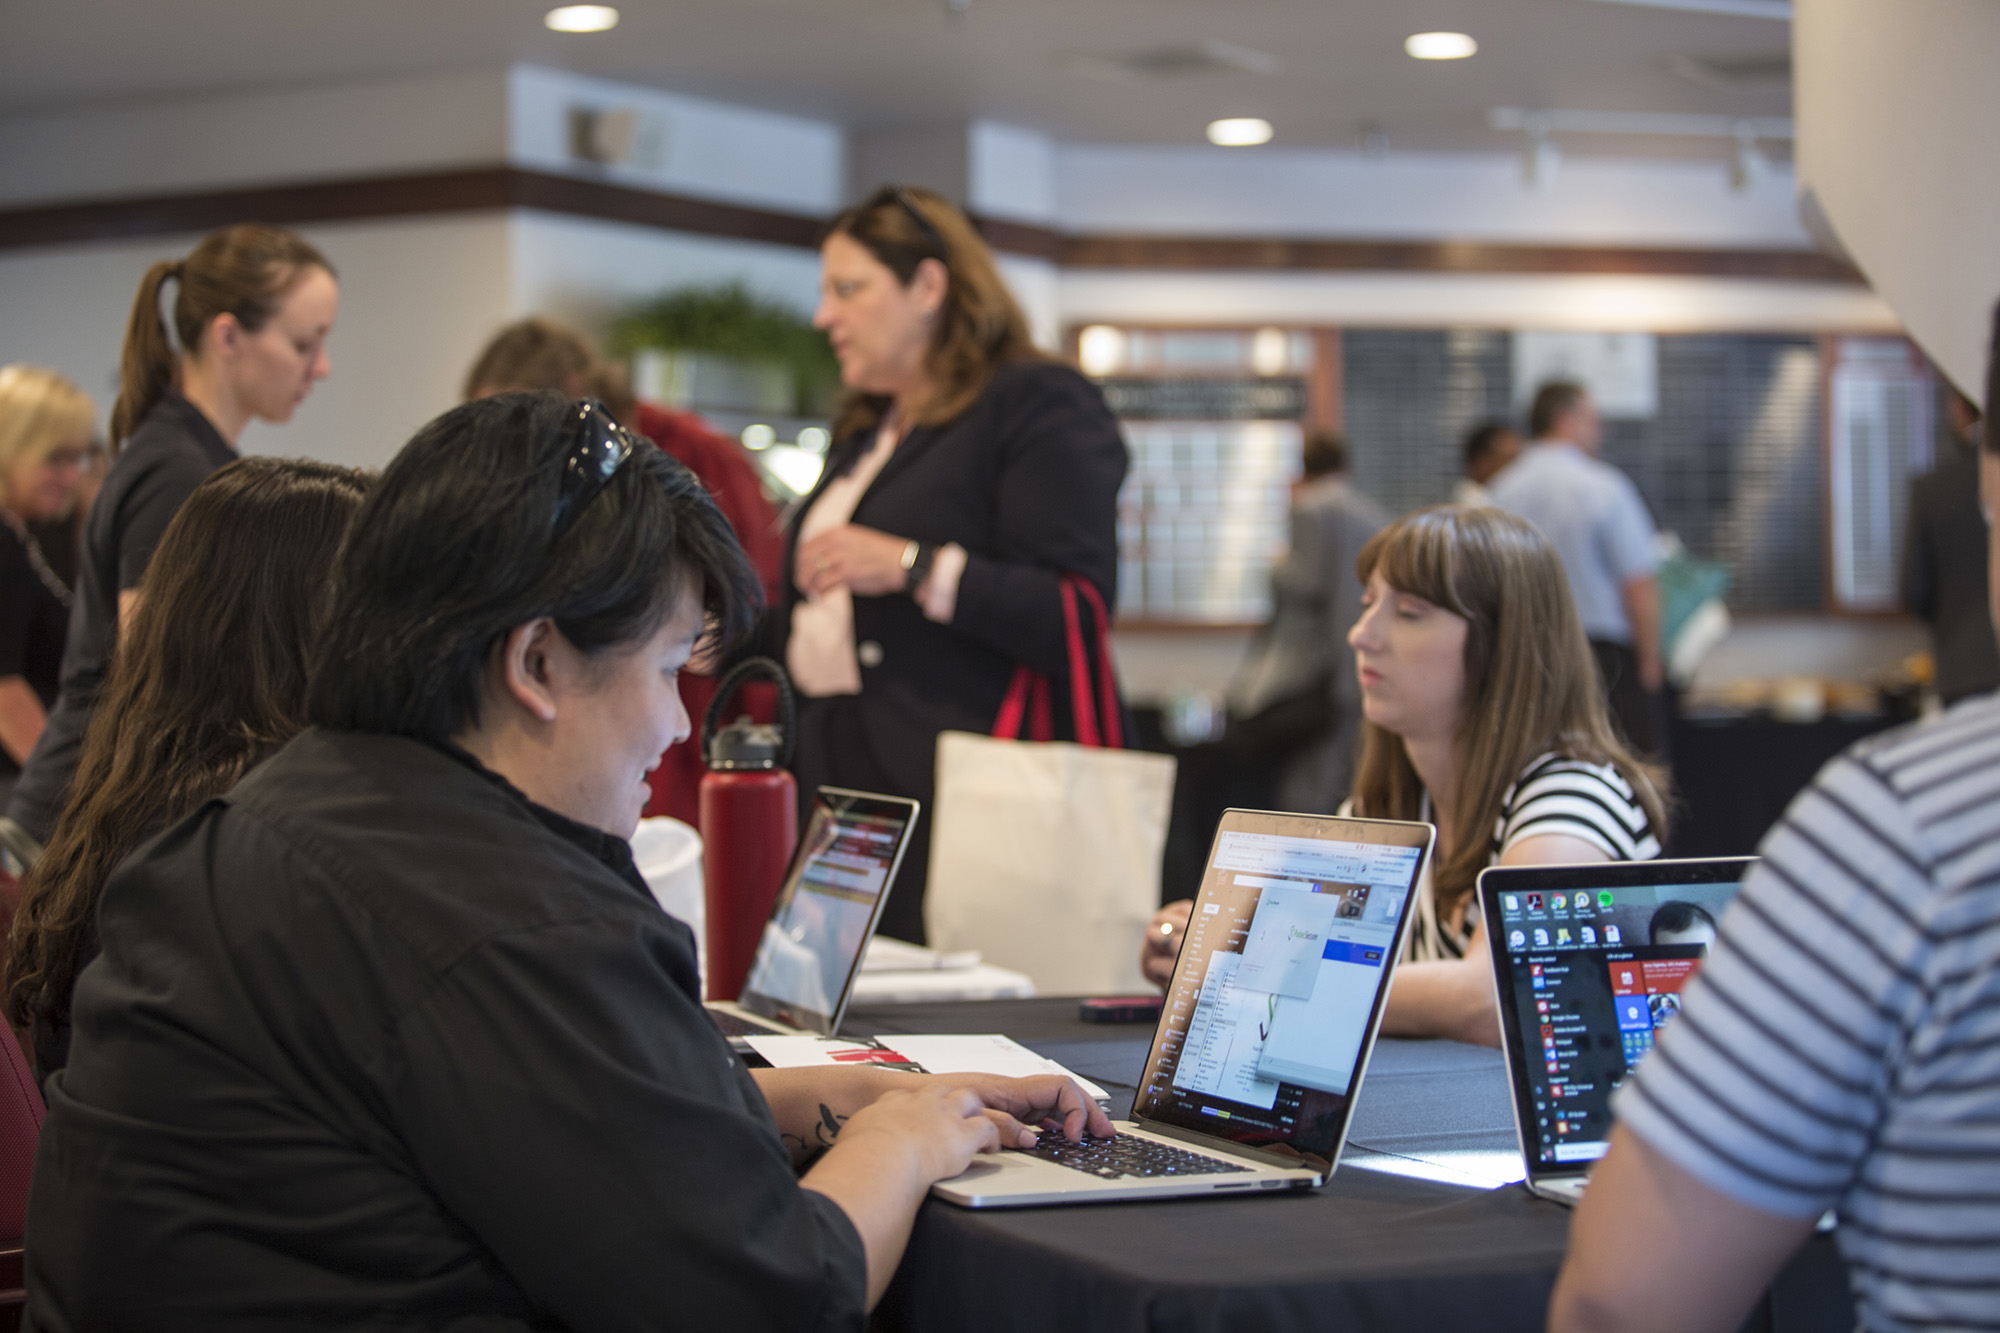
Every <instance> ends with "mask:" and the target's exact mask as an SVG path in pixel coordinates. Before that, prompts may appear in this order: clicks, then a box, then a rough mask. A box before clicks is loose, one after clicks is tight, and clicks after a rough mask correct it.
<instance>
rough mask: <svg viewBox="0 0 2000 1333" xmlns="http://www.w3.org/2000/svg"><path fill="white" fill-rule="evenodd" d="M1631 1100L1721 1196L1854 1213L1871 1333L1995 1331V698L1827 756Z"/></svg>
mask: <svg viewBox="0 0 2000 1333" xmlns="http://www.w3.org/2000/svg"><path fill="white" fill-rule="evenodd" d="M1762 851H1763V856H1764V860H1763V862H1762V863H1761V864H1760V865H1759V866H1758V867H1757V869H1756V870H1755V871H1754V872H1753V873H1752V874H1751V875H1750V877H1749V879H1748V880H1746V881H1745V883H1744V887H1743V892H1742V893H1741V894H1740V895H1739V896H1738V898H1737V900H1736V903H1735V905H1734V906H1733V907H1732V908H1731V909H1730V910H1729V912H1728V913H1727V915H1725V916H1724V918H1723V920H1722V926H1721V933H1720V935H1719V937H1718V939H1717V942H1716V945H1715V948H1714V950H1713V951H1712V956H1711V957H1710V959H1709V961H1708V963H1707V965H1706V966H1705V967H1703V968H1702V970H1701V973H1700V975H1699V976H1698V977H1697V978H1696V980H1695V981H1694V983H1693V984H1692V985H1691V986H1690V987H1689V991H1688V995H1687V997H1686V1001H1685V1004H1684V1007H1683V1009H1682V1012H1681V1016H1680V1018H1679V1019H1677V1020H1676V1021H1675V1022H1674V1024H1673V1025H1672V1027H1670V1028H1669V1029H1668V1030H1667V1031H1666V1032H1665V1033H1664V1034H1663V1035H1662V1038H1661V1040H1660V1044H1659V1046H1658V1047H1657V1049H1655V1050H1654V1052H1653V1053H1652V1055H1651V1056H1649V1057H1648V1058H1647V1060H1646V1063H1645V1064H1644V1065H1642V1066H1641V1067H1640V1068H1639V1070H1638V1072H1637V1074H1636V1075H1635V1076H1634V1077H1633V1079H1632V1080H1631V1081H1630V1082H1628V1084H1627V1085H1626V1087H1625V1088H1624V1090H1623V1091H1622V1092H1620V1093H1619V1095H1618V1098H1617V1100H1616V1101H1615V1102H1614V1103H1613V1106H1614V1109H1615V1110H1616V1112H1617V1113H1618V1114H1619V1116H1620V1117H1621V1118H1622V1119H1623V1120H1624V1122H1625V1123H1626V1124H1627V1125H1628V1126H1630V1127H1631V1129H1632V1130H1633V1132H1634V1133H1636V1134H1638V1135H1639V1136H1640V1137H1641V1138H1643V1139H1644V1140H1645V1141H1646V1142H1647V1143H1648V1144H1649V1145H1650V1146H1652V1147H1653V1148H1654V1149H1656V1150H1657V1151H1659V1152H1660V1153H1662V1154H1663V1155H1665V1156H1666V1157H1668V1158H1669V1159H1671V1160H1672V1161H1674V1162H1676V1163H1678V1164H1679V1165H1680V1166H1681V1167H1682V1168H1683V1169H1684V1170H1686V1171H1688V1172H1689V1173H1690V1174H1692V1175H1694V1176H1696V1177H1697V1178H1699V1179H1701V1180H1703V1181H1705V1182H1707V1183H1708V1184H1709V1185H1711V1186H1713V1187H1714V1188H1716V1189H1719V1190H1721V1191H1723V1192H1724V1193H1726V1194H1728V1195H1730V1196H1732V1197H1733V1198H1736V1199H1739V1200H1741V1201H1742V1202H1744V1203H1746V1204H1749V1205H1750V1206H1752V1207H1756V1208H1761V1209H1764V1210H1765V1211H1767V1212H1772V1213H1777V1214H1780V1215H1783V1216H1787V1217H1794V1218H1808V1217H1813V1216H1815V1215H1817V1214H1819V1213H1820V1212H1822V1211H1824V1210H1825V1209H1827V1208H1829V1207H1831V1208H1836V1209H1837V1210H1838V1213H1839V1219H1840V1229H1839V1232H1838V1238H1839V1243H1840V1247H1841V1251H1842V1253H1843V1254H1844V1255H1845V1256H1846V1259H1847V1264H1848V1270H1849V1272H1850V1274H1851V1275H1852V1280H1853V1283H1854V1288H1855V1296H1856V1304H1857V1306H1858V1308H1859V1310H1860V1314H1861V1320H1862V1325H1863V1327H1865V1328H1869V1329H1884V1330H1886V1329H1897V1330H1901V1329H1919V1328H1921V1329H1938V1328H1987V1329H2000V698H1996V697H1987V698H1981V699H1975V700H1971V701H1968V702H1967V703H1964V704H1961V705H1960V706H1958V707H1957V708H1954V709H1952V710H1951V711H1950V712H1949V713H1947V714H1945V715H1944V716H1943V717H1941V718H1936V719H1933V720H1931V721H1929V722H1924V723H1920V724H1918V725H1916V726H1913V727H1908V728H1904V729H1902V730H1899V731H1895V732H1891V733H1887V734H1886V735H1883V736H1880V737H1875V738H1873V739H1871V740H1869V741H1866V742H1864V743H1863V744H1861V745H1859V746H1856V747H1855V748H1854V749H1852V750H1850V751H1849V752H1848V753H1847V754H1846V755H1844V756H1842V757H1841V758H1839V759H1836V760H1834V761H1833V762H1832V763H1831V764H1828V765H1827V766H1826V768H1825V769H1823V770H1822V771H1821V772H1820V775H1819V776H1818V777H1817V778H1815V779H1814V780H1813V783H1812V785H1811V786H1810V787H1808V788H1807V789H1806V791H1805V792H1804V793H1803V794H1801V795H1800V796H1799V798H1798V799H1797V800H1796V801H1795V802H1794V803H1793V804H1792V807H1791V809H1790V810H1789V811H1787V812H1786V814H1785V817H1784V819H1783V820H1782V821H1780V823H1779V824H1778V826H1777V828H1775V829H1774V830H1773V831H1772V832H1771V834H1770V836H1769V837H1768V838H1766V839H1765V842H1764V846H1763V849H1762Z"/></svg>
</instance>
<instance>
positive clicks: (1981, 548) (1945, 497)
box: [1903, 389, 2000, 707]
mask: <svg viewBox="0 0 2000 1333" xmlns="http://www.w3.org/2000/svg"><path fill="white" fill-rule="evenodd" d="M1946 411H1947V417H1948V419H1949V421H1950V423H1951V440H1950V442H1949V443H1947V444H1946V445H1945V446H1944V447H1943V449H1942V450H1941V451H1940V452H1939V454H1938V458H1937V465H1936V466H1935V467H1933V468H1932V469H1931V470H1930V471H1929V472H1926V473H1925V474H1924V475H1923V476H1921V477H1918V478H1917V479H1916V480H1915V481H1913V482H1911V483H1910V522H1909V527H1908V528H1907V529H1906V534H1907V535H1906V536H1905V538H1904V545H1903V609H1904V610H1906V611H1908V612H1909V613H1910V614H1911V615H1913V616H1915V617H1917V619H1919V620H1921V621H1923V622H1924V623H1925V624H1927V625H1929V626H1930V627H1931V651H1932V655H1933V656H1934V657H1935V658H1936V659H1937V692H1938V698H1939V699H1941V700H1943V701H1944V703H1945V705H1946V706H1947V707H1949V706H1950V705H1952V704H1955V703H1957V702H1958V701H1959V700H1960V699H1963V698H1966V697H1967V696H1968V695H1974V694H1991V693H1992V692H1993V691H1994V690H1995V689H2000V648H1996V647H1995V646H1994V638H1993V613H1992V611H1991V609H1990V607H1991V605H1992V601H1991V598H1990V597H1989V596H1988V587H1987V578H1986V537H1987V530H1986V529H1987V520H1986V516H1985V515H1984V514H1983V513H1981V512H1980V508H1979V437H1980V419H1979V409H1978V408H1977V407H1975V406H1973V404H1972V400H1971V399H1969V398H1967V397H1966V396H1965V395H1964V394H1962V393H1960V392H1959V391H1958V390H1956V389H1953V390H1951V405H1950V407H1949V408H1947V409H1946Z"/></svg>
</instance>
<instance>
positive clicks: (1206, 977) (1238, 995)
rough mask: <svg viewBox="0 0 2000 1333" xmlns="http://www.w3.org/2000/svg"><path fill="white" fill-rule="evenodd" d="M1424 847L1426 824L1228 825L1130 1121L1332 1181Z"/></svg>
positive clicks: (1232, 818)
mask: <svg viewBox="0 0 2000 1333" xmlns="http://www.w3.org/2000/svg"><path fill="white" fill-rule="evenodd" d="M1430 839H1431V830H1430V827H1429V826H1428V825H1425V824H1402V823H1387V822H1381V821H1374V820H1360V819H1325V818H1316V817H1313V816H1309V815H1277V814H1259V813H1253V812H1248V811H1238V810H1232V811H1229V812H1228V813H1227V814H1225V815H1224V816H1223V819H1222V827H1221V828H1220V830H1219V831H1218V832H1217V833H1216V837H1215V846H1214V849H1213V850H1212V851H1211V852H1210V854H1209V864H1208V869H1207V872H1206V873H1205V875H1204V876H1203V878H1202V885H1201V891H1200V893H1199V894H1198V895H1197V896H1196V898H1195V905H1194V912H1193V916H1192V918H1191V920H1190V922H1189V925H1188V931H1187V937H1186V939H1185V940H1184V941H1183V943H1182V945H1181V953H1180V959H1179V962H1178V963H1177V965H1176V966H1175V969H1174V978H1173V982H1172V984H1171V986H1170V987H1169V989H1168V991H1167V1000H1166V1005H1165V1007H1164V1009H1163V1010H1162V1012H1161V1016H1160V1028H1159V1031H1158V1033H1157V1034H1156V1036H1155V1037H1154V1041H1153V1053H1152V1057H1151V1059H1150V1061H1149V1063H1148V1065H1147V1069H1146V1076H1145V1081H1144V1084H1143V1086H1142V1087H1141V1088H1140V1089H1139V1095H1138V1098H1137V1101H1136V1103H1135V1105H1134V1107H1133V1112H1134V1118H1135V1119H1138V1120H1142V1121H1145V1122H1147V1123H1148V1124H1149V1125H1160V1124H1165V1125H1174V1126H1178V1127H1180V1128H1183V1129H1190V1130H1194V1131H1197V1132H1199V1133H1203V1134H1209V1135H1213V1136H1215V1137H1218V1138H1223V1139H1228V1140H1230V1141H1231V1142H1234V1143H1237V1144H1240V1145H1242V1146H1244V1147H1254V1148H1264V1149H1270V1150H1272V1151H1274V1152H1276V1153H1278V1154H1280V1155H1282V1156H1284V1157H1286V1158H1287V1159H1289V1160H1290V1161H1291V1162H1292V1163H1293V1164H1298V1162H1299V1159H1304V1162H1305V1164H1306V1165H1310V1166H1313V1167H1315V1168H1317V1169H1319V1170H1320V1171H1322V1172H1325V1171H1327V1170H1330V1169H1331V1162H1332V1160H1333V1159H1334V1157H1335V1155H1336V1154H1337V1153H1338V1152H1339V1148H1340V1142H1341V1139H1342V1138H1343V1137H1344V1135H1345V1132H1346V1125H1347V1113H1348V1109H1349V1107H1350V1105H1351V1103H1352V1100H1353V1095H1354V1089H1355V1086H1356V1085H1357V1084H1358V1083H1359V1081H1360V1078H1361V1074H1362V1071H1363V1070H1364V1068H1365V1066H1366V1061H1367V1053H1368V1049H1369V1046H1370V1043H1371V1042H1372V1041H1373V1038H1374V1034H1375V1029H1376V1027H1377V1026H1378V1025H1379V1022H1380V1016H1381V1008H1382V1002H1383V1000H1384V999H1385V998H1386V997H1387V994H1388V984H1387V983H1388V979H1389V975H1390V971H1391V969H1392V967H1393V966H1394V963H1395V960H1396V958H1397V955H1398V953H1399V951H1400V950H1401V947H1402V938H1403V933H1404V930H1405V928H1406V925H1407V923H1408V920H1409V908H1410V900H1411V898H1412V896H1413V893H1414V890H1415V887H1416V881H1417V873H1418V871H1419V869H1420V868H1421V867H1422V865H1423V860H1424V857H1425V855H1426V854H1427V852H1428V850H1429V847H1430Z"/></svg>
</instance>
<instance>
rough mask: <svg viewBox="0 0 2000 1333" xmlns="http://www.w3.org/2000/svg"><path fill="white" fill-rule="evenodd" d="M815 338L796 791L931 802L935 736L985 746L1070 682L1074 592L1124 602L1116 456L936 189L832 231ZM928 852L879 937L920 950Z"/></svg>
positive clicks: (1116, 445) (915, 851)
mask: <svg viewBox="0 0 2000 1333" xmlns="http://www.w3.org/2000/svg"><path fill="white" fill-rule="evenodd" d="M814 323H815V324H816V325H817V326H818V327H820V328H822V329H825V330H826V332H827V336H828V338H829V339H830V340H831V341H832V344H833V351H834V355H835V356H836V357H838V358H839V360H840V375H841V380H842V382H843V383H844V384H845V385H846V386H847V390H848V394H847V398H846V401H845V402H843V403H842V405H841V407H840V410H839V413H838V416H837V418H836V420H835V422H834V432H833V433H834V445H833V449H832V451H831V453H830V455H829V456H828V461H827V468H826V472H825V475H824V476H823V477H822V478H821V480H820V482H819V485H818V486H817V488H816V489H815V490H814V491H813V493H812V494H811V495H809V496H808V497H807V498H806V500H805V502H804V503H803V504H802V505H801V506H800V507H799V510H798V515H797V517H796V518H795V519H794V521H793V524H792V527H791V530H790V532H789V534H788V547H789V554H788V558H787V560H786V562H785V563H786V572H787V575H788V577H787V578H786V580H785V584H784V587H783V588H782V589H781V596H780V598H779V601H778V605H777V606H776V607H775V608H774V616H773V620H774V624H773V625H772V635H771V640H772V642H771V645H770V646H772V647H773V648H774V649H775V651H774V654H773V655H781V656H782V657H783V659H784V661H785V663H786V665H787V667H788V668H789V669H790V671H791V675H792V679H793V683H794V684H795V685H797V687H798V689H799V692H800V694H801V695H803V696H804V698H803V702H802V706H801V708H800V712H799V733H800V734H799V747H798V772H799V796H800V799H801V800H802V801H805V800H809V799H810V798H811V795H812V791H813V789H814V787H815V786H816V785H817V784H819V783H833V784H835V785H838V786H844V787H859V788H862V789H866V790H873V791H882V792H889V793H892V794H895V795H899V796H912V797H916V798H917V799H918V800H921V801H923V802H925V803H926V804H928V803H929V802H930V801H931V796H932V790H933V787H934V784H935V771H934V765H935V763H936V754H937V738H938V733H939V732H941V731H948V730H955V731H972V732H980V733H984V732H988V731H990V730H992V727H993V722H994V718H995V715H996V714H997V713H998V712H999V709H1000V703H1001V699H1002V698H1003V696H1004V695H1005V694H1006V691H1007V685H1008V682H1009V680H1010V679H1011V678H1012V676H1013V674H1014V670H1015V668H1016V667H1017V666H1020V665H1022V664H1024V663H1025V664H1026V665H1028V666H1030V667H1033V668H1034V669H1035V670H1036V671H1038V672H1041V673H1043V674H1045V675H1048V676H1049V677H1051V678H1052V679H1054V680H1056V681H1064V680H1067V678H1068V675H1069V661H1068V657H1067V655H1066V651H1065V642H1066V640H1065V637H1064V632H1063V612H1062V601H1061V593H1060V591H1059V585H1060V580H1061V578H1062V576H1064V575H1065V574H1072V575H1078V576H1081V577H1082V578H1084V579H1087V580H1088V581H1089V583H1090V584H1091V586H1093V587H1094V588H1095V589H1096V590H1097V592H1098V594H1099V595H1100V596H1101V598H1102V599H1103V603H1104V605H1105V606H1106V607H1114V606H1116V605H1117V601H1118V522H1117V504H1118V488H1119V486H1120V485H1121V484H1122V483H1123V481H1124V479H1125V468H1126V455H1125V444H1124V441H1123V440H1122V439H1121V438H1120V437H1119V434H1118V423H1117V421H1116V420H1115V419H1114V418H1113V417H1112V415H1111V412H1110V409H1108V408H1107V407H1106V406H1105V404H1104V397H1103V395H1102V394H1100V393H1099V392H1098V390H1097V388H1096V386H1094V385H1093V384H1091V383H1090V381H1088V380H1086V379H1085V378H1084V377H1083V376H1081V375H1079V374H1078V373H1077V372H1076V371H1074V370H1072V369H1070V368H1069V367H1068V366H1065V365H1062V364H1060V363H1058V362H1056V361H1054V360H1052V359H1051V358H1049V357H1048V356H1046V355H1044V354H1043V353H1041V352H1039V351H1037V350H1036V348H1035V346H1034V342H1033V339H1032V338H1031V337H1030V336H1029V333H1028V326H1027V320H1026V319H1025V317H1023V315H1022V313H1021V309H1020V307H1019V306H1018V305H1017V304H1016V303H1015V301H1014V298H1013V296H1012V295H1011V294H1010V293H1009V292H1008V290H1007V287H1006V284H1005V283H1004V282H1003V281H1002V280H1001V277H1000V273H999V269H998V268H997V267H996V266H995V264H994V262H993V255H992V253H991V252H990V251H989V250H988V249H987V248H986V243H985V242H984V241H982V240H981V239H980V238H979V233H978V232H976V231H974V230H973V227H972V224H971V223H970V222H968V221H967V220H966V218H965V215H964V214H962V213H960V212H959V211H958V210H957V209H956V208H954V207H953V206H952V205H951V204H950V203H949V202H948V201H946V200H945V199H944V198H943V197H941V196H939V195H936V194H932V193H931V192H930V191H928V190H906V189H900V188H896V187H893V186H890V187H885V188H883V189H882V190H879V191H877V192H876V194H875V195H874V196H873V197H871V198H870V199H869V200H867V202H865V203H863V204H862V205H860V206H859V207H858V208H854V209H850V210H849V211H847V212H845V213H843V214H841V215H840V216H839V217H838V218H835V219H834V221H833V224H832V226H831V228H830V229H829V230H828V232H827V236H826V239H825V241H824V243H823V244H822V245H821V247H820V306H819V313H818V314H817V315H816V316H815V318H814ZM1055 714H1056V716H1058V717H1062V718H1066V717H1068V716H1069V708H1068V706H1067V704H1066V703H1065V702H1064V701H1063V700H1062V699H1058V700H1057V706H1056V708H1055ZM929 843H930V821H929V819H928V818H926V819H924V820H920V821H919V822H918V824H917V829H916V833H915V834H914V836H913V837H912V839H911V845H910V850H909V852H908V854H907V856H906V858H905V860H904V862H903V870H902V875H901V878H900V879H899V880H898V881H897V885H896V891H895V893H893V894H892V895H890V898H889V903H888V906H887V907H886V908H885V909H884V912H883V916H882V930H883V931H884V933H886V934H889V935H894V936H898V937H900V938H903V939H909V940H916V941H919V942H921V941H922V940H923V938H924V935H923V893H924V873H925V870H926V868H927V866H928V863H929V859H930V858H929V850H928V849H929Z"/></svg>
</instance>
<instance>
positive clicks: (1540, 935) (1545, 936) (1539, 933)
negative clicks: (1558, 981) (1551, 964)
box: [1535, 926, 1549, 976]
mask: <svg viewBox="0 0 2000 1333" xmlns="http://www.w3.org/2000/svg"><path fill="white" fill-rule="evenodd" d="M1535 947H1536V948H1537V949H1546V948H1548V947H1549V932H1547V931H1546V930H1543V929H1542V928H1541V927H1540V926H1537V927H1535ZM1535 974H1536V975H1537V976H1540V975H1541V969H1540V968H1536V969H1535Z"/></svg>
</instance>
